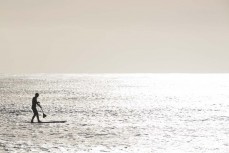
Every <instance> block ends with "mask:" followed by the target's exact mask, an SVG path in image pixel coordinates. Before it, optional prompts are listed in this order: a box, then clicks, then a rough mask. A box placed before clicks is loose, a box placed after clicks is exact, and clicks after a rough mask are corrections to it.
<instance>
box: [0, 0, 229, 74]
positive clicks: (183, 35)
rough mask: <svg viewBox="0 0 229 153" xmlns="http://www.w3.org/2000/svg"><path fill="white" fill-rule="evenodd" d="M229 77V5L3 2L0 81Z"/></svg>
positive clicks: (165, 0)
mask: <svg viewBox="0 0 229 153" xmlns="http://www.w3.org/2000/svg"><path fill="white" fill-rule="evenodd" d="M145 72H146V73H166V72H172V73H186V72H195V73H206V72H213V73H214V72H229V1H228V0H0V73H145Z"/></svg>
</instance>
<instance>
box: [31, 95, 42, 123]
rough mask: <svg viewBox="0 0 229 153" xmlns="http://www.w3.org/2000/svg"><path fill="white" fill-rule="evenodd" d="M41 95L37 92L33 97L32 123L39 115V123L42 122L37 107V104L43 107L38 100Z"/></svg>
mask: <svg viewBox="0 0 229 153" xmlns="http://www.w3.org/2000/svg"><path fill="white" fill-rule="evenodd" d="M38 97H39V94H38V93H36V94H35V97H33V100H32V110H33V117H32V120H31V123H33V119H34V118H35V117H37V121H38V123H41V121H40V119H39V114H38V111H37V108H36V106H37V105H38V106H39V107H40V108H41V109H42V107H41V105H40V102H38V101H37V98H38Z"/></svg>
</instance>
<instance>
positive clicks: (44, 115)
mask: <svg viewBox="0 0 229 153" xmlns="http://www.w3.org/2000/svg"><path fill="white" fill-rule="evenodd" d="M41 110H42V113H43V118H45V117H46V116H47V115H46V114H45V113H44V111H43V109H42V107H41Z"/></svg>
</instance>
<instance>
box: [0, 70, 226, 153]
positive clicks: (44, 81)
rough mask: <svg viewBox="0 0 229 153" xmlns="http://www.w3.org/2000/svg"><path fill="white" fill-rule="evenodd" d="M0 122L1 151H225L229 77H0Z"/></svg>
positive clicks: (219, 152) (14, 75) (165, 75)
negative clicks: (35, 101) (36, 105)
mask: <svg viewBox="0 0 229 153" xmlns="http://www.w3.org/2000/svg"><path fill="white" fill-rule="evenodd" d="M35 93H39V94H40V96H39V97H38V101H39V102H40V103H41V105H42V107H43V110H44V113H45V114H46V115H47V117H46V118H42V111H41V110H40V109H39V108H38V111H39V113H40V119H41V121H43V122H53V121H66V122H65V123H33V124H31V123H30V121H31V118H32V115H33V113H32V110H31V104H32V98H33V97H34V94H35ZM34 121H35V122H37V120H36V118H35V120H34ZM0 125H1V126H0V152H1V153H4V152H20V153H21V152H25V153H27V152H44V153H46V152H51V153H53V152H74V153H100V152H102V153H104V152H111V153H167V152H168V153H180V152H181V153H199V152H201V153H205V152H206V153H228V152H229V140H228V138H229V74H20V75H18V74H0Z"/></svg>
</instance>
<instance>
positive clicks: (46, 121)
mask: <svg viewBox="0 0 229 153" xmlns="http://www.w3.org/2000/svg"><path fill="white" fill-rule="evenodd" d="M66 122H67V121H46V122H40V123H39V122H33V123H38V124H43V123H66ZM33 123H32V124H33Z"/></svg>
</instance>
